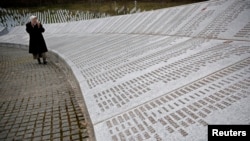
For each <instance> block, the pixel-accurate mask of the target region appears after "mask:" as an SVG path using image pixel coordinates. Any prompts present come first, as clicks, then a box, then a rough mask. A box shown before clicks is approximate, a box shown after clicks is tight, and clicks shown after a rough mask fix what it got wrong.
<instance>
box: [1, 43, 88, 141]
mask: <svg viewBox="0 0 250 141" xmlns="http://www.w3.org/2000/svg"><path fill="white" fill-rule="evenodd" d="M75 95H76V91H75V90H74V88H72V85H71V84H70V82H69V81H67V77H66V75H65V73H64V72H63V71H62V70H61V69H59V67H58V66H57V65H55V64H53V63H51V62H49V63H48V64H47V65H39V64H37V62H36V61H35V60H33V59H32V56H31V55H29V54H28V53H27V50H23V49H17V48H7V47H0V141H12V140H15V141H17V140H24V141H41V140H43V141H44V140H53V141H57V140H58V141H59V140H63V141H71V140H77V141H85V140H89V137H88V132H87V129H86V127H85V126H84V125H85V124H84V123H85V118H84V115H83V113H82V111H81V108H80V107H79V105H78V104H77V98H76V96H75Z"/></svg>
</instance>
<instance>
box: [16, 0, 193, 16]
mask: <svg viewBox="0 0 250 141" xmlns="http://www.w3.org/2000/svg"><path fill="white" fill-rule="evenodd" d="M190 3H193V0H182V1H174V2H163V3H161V2H137V8H140V9H141V10H146V11H149V10H156V9H161V8H167V7H173V6H179V5H185V4H190ZM124 5H126V6H127V7H128V8H129V9H130V10H131V9H132V8H134V6H135V4H134V2H133V1H131V2H128V3H127V4H125V3H121V2H120V3H119V2H116V6H117V7H118V8H121V7H122V6H124ZM114 8H115V3H114V2H102V3H100V4H90V3H86V2H77V3H73V4H57V5H48V6H39V7H28V8H27V7H16V8H14V9H19V10H21V9H29V11H30V12H35V11H44V10H48V9H50V10H58V9H67V10H72V11H76V10H80V11H91V12H101V13H107V14H110V15H116V13H115V11H114Z"/></svg>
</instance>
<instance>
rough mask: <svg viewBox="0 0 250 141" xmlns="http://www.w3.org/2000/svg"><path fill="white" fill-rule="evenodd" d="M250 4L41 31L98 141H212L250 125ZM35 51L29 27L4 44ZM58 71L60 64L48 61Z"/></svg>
mask: <svg viewBox="0 0 250 141" xmlns="http://www.w3.org/2000/svg"><path fill="white" fill-rule="evenodd" d="M249 13H250V1H249V0H234V1H232V0H219V1H207V2H202V3H197V4H190V5H185V6H179V7H173V8H167V9H161V10H156V11H150V12H143V13H138V14H131V15H124V16H115V17H109V18H104V19H95V20H89V21H79V22H70V23H61V24H48V25H44V26H45V28H46V33H45V35H44V36H45V38H46V41H47V44H48V47H49V48H50V50H51V51H53V52H55V53H57V54H58V55H60V56H61V57H62V58H63V59H64V60H65V61H66V62H67V63H68V65H69V66H70V67H71V69H72V70H73V72H74V75H75V76H76V78H77V80H78V82H79V84H80V87H81V90H82V94H83V96H84V99H85V103H86V105H87V108H88V112H89V115H90V117H91V120H92V124H93V126H94V131H95V136H96V139H97V141H123V140H131V141H132V140H135V141H141V140H149V141H151V140H170V141H171V140H172V141H175V140H176V141H179V140H207V125H208V124H249V123H250V112H249V111H250V106H249V100H250V96H249V94H250V87H249V86H250V16H249ZM0 42H2V43H16V44H28V35H27V34H26V33H25V28H24V27H16V28H14V29H13V30H12V31H10V33H9V34H7V35H4V36H0ZM51 61H53V60H51Z"/></svg>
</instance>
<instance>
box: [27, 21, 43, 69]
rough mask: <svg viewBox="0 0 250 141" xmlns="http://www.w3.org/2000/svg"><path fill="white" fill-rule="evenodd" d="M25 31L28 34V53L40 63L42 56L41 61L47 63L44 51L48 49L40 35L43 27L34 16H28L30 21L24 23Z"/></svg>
mask: <svg viewBox="0 0 250 141" xmlns="http://www.w3.org/2000/svg"><path fill="white" fill-rule="evenodd" d="M26 31H27V32H28V33H29V36H30V42H29V53H32V54H33V57H34V59H37V60H38V63H39V64H41V60H40V58H43V63H44V64H47V61H46V54H45V53H46V52H48V49H47V46H46V43H45V41H44V38H43V35H42V33H43V32H44V31H45V29H44V28H43V26H42V24H41V23H40V22H39V21H38V19H37V17H36V16H31V17H30V22H28V23H27V24H26Z"/></svg>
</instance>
